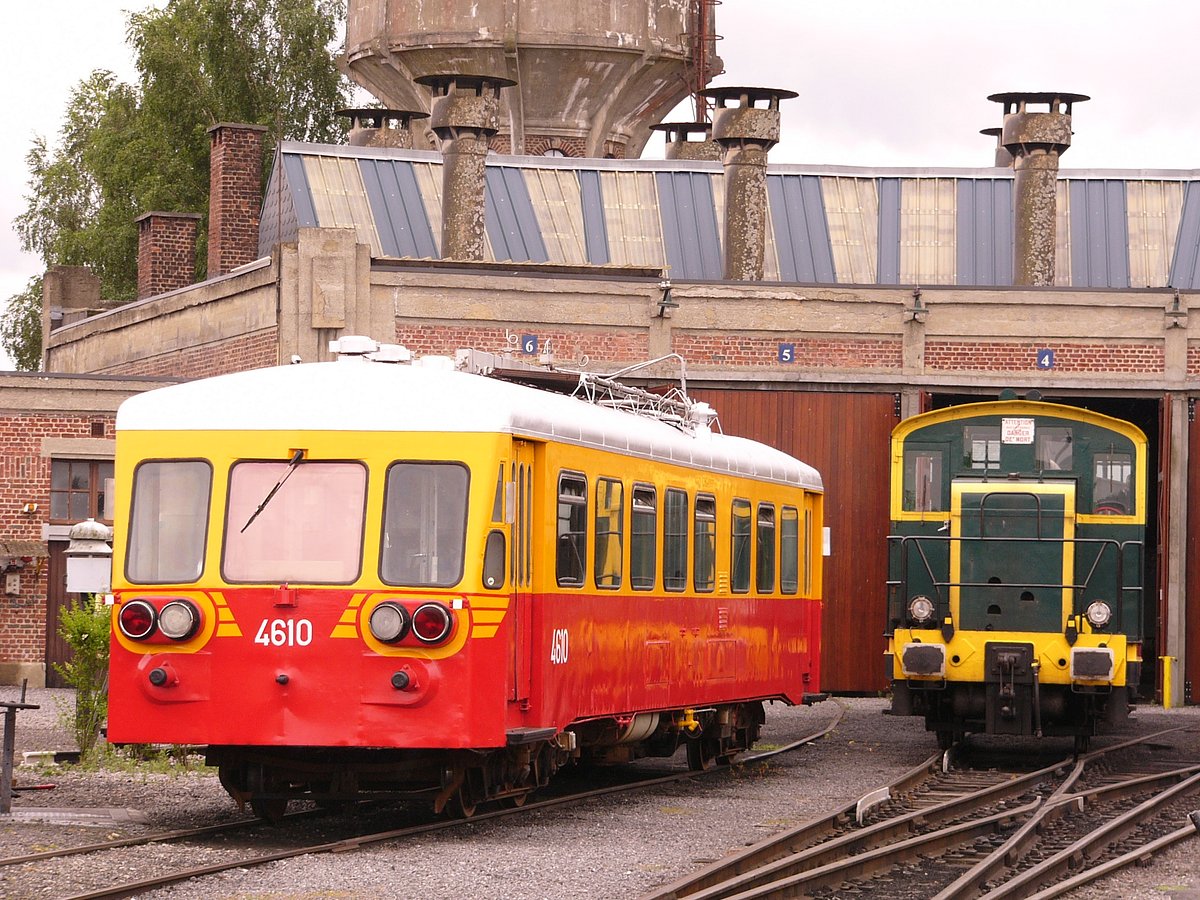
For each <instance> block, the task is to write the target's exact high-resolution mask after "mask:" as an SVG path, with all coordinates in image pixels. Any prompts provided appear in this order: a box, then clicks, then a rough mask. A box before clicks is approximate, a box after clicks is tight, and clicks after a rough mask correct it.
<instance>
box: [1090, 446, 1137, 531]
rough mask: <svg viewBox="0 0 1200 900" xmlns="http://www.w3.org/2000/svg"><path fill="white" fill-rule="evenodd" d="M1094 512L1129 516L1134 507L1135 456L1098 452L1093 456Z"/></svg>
mask: <svg viewBox="0 0 1200 900" xmlns="http://www.w3.org/2000/svg"><path fill="white" fill-rule="evenodd" d="M1093 463H1094V467H1095V478H1094V480H1093V481H1092V512H1094V513H1098V514H1100V515H1109V516H1127V515H1130V514H1132V513H1133V512H1134V508H1133V457H1132V456H1131V455H1130V454H1128V453H1097V454H1096V455H1095V456H1094V457H1093Z"/></svg>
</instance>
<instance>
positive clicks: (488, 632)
mask: <svg viewBox="0 0 1200 900" xmlns="http://www.w3.org/2000/svg"><path fill="white" fill-rule="evenodd" d="M499 630H500V626H499V625H476V626H474V627H473V628H472V629H471V637H473V638H490V637H495V636H496V632H497V631H499Z"/></svg>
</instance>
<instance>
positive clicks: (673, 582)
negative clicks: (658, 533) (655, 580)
mask: <svg viewBox="0 0 1200 900" xmlns="http://www.w3.org/2000/svg"><path fill="white" fill-rule="evenodd" d="M680 503H682V506H677V504H680ZM689 507H690V503H689V502H688V492H687V491H686V490H684V489H683V488H675V487H668V488H666V490H665V491H664V492H663V537H662V545H663V546H662V561H663V590H664V591H671V592H673V593H678V592H680V591H686V590H687V586H688V513H689ZM680 527H682V531H680V530H678V529H679V528H680ZM672 573H675V574H672Z"/></svg>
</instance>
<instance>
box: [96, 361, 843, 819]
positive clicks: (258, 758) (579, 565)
mask: <svg viewBox="0 0 1200 900" xmlns="http://www.w3.org/2000/svg"><path fill="white" fill-rule="evenodd" d="M630 396H632V395H631V394H629V393H622V394H621V397H622V398H623V399H622V402H625V401H627V400H628V398H629V397H630ZM661 401H662V398H660V397H658V398H654V402H655V403H661ZM664 418H667V419H669V420H670V424H668V422H667V421H664ZM117 442H118V448H117V471H118V476H117V487H118V513H117V527H116V539H115V545H114V560H115V562H116V565H115V566H114V612H113V637H112V650H113V653H112V663H111V673H110V692H111V713H110V725H109V734H110V738H111V739H112V740H114V741H120V742H164V743H190V744H203V745H206V746H207V747H208V759H209V762H210V763H211V764H212V765H215V766H217V767H218V770H219V772H220V776H221V781H222V784H223V785H224V786H225V787H226V789H227V790H228V791H229V793H230V794H231V796H233V797H234V798H235V799H237V800H238V801H239V802H244V803H249V804H250V805H251V808H252V809H254V810H255V811H256V812H259V813H261V814H263V815H264V816H267V817H272V818H274V817H277V816H278V815H279V814H281V812H282V809H283V808H284V806H286V802H287V799H288V798H294V797H307V798H309V799H312V800H315V801H317V802H321V803H343V802H346V801H348V800H349V799H352V798H354V797H357V796H361V795H365V794H371V795H376V796H392V797H408V798H419V799H424V800H427V801H429V802H431V803H432V804H433V805H434V806H435V807H436V808H438V809H450V810H454V809H457V810H458V811H460V812H469V811H471V810H473V809H474V808H475V807H476V806H477V805H478V804H480V803H494V802H502V803H521V802H524V799H525V798H526V797H527V796H528V794H529V793H530V792H531V791H533V790H536V789H537V788H538V787H541V786H543V785H544V784H546V783H547V781H548V780H549V779H550V778H551V777H552V776H553V775H554V774H555V772H556V771H557V770H558V769H560V768H562V767H563V766H567V765H573V764H576V763H580V762H585V761H587V762H606V761H607V762H613V761H623V760H632V759H637V758H639V757H642V756H647V755H671V754H673V753H675V752H676V751H678V750H679V749H680V748H681V747H687V748H688V759H689V762H690V763H691V764H692V765H694V766H696V767H701V766H705V765H708V764H710V763H712V762H714V761H716V762H721V761H725V760H728V759H729V758H731V757H732V756H733V755H735V754H736V753H739V752H742V751H744V750H746V749H749V747H750V746H751V745H752V744H753V743H754V741H755V740H756V739H757V737H758V733H759V729H760V728H761V726H762V723H763V713H762V702H763V701H764V700H774V699H777V700H782V701H784V702H789V703H799V702H804V701H805V700H806V699H812V698H813V697H814V696H817V695H818V694H819V690H820V688H819V634H820V591H821V546H822V523H821V516H822V488H821V483H820V477H819V475H818V474H817V473H816V472H815V471H814V470H812V469H811V468H809V467H808V466H805V465H804V464H803V463H800V462H799V461H797V460H794V459H792V458H791V457H788V456H786V455H784V454H782V453H780V452H778V451H775V450H772V449H771V448H767V447H765V446H763V445H759V444H755V443H753V442H750V441H744V440H741V439H737V438H732V437H727V436H724V435H721V434H718V433H715V432H714V431H713V430H712V429H710V428H709V427H708V420H707V418H706V413H705V411H704V410H700V409H698V408H693V407H689V406H688V405H687V404H686V403H685V404H684V405H683V407H682V408H681V409H677V410H674V411H673V412H672V415H671V416H668V417H663V416H661V415H659V416H658V417H657V418H647V417H646V416H643V415H634V414H631V413H629V412H622V411H617V410H614V409H608V408H604V407H603V406H601V405H597V404H596V403H588V402H583V401H581V400H579V399H574V398H570V397H566V396H562V395H555V394H549V393H547V392H544V391H538V390H535V389H533V388H529V387H524V386H520V385H516V384H512V383H506V382H503V381H499V380H497V379H493V378H485V377H483V376H480V375H472V374H467V373H464V372H461V371H455V370H453V367H452V366H450V365H448V364H434V365H423V364H419V363H414V364H412V365H392V364H385V363H382V362H373V361H370V360H369V359H366V358H363V357H361V356H360V357H359V358H356V359H353V360H351V361H342V362H338V363H318V364H311V365H300V366H284V367H279V368H277V369H270V370H259V371H255V372H248V373H241V374H238V375H231V376H222V377H221V378H217V379H211V380H208V381H198V382H193V383H190V384H187V385H180V386H177V387H173V388H166V389H163V390H161V391H157V392H152V393H151V394H147V395H142V396H140V397H138V398H134V399H132V400H130V401H129V402H128V403H127V404H126V405H125V406H123V407H122V410H121V412H120V413H119V414H118V422H117ZM281 803H282V805H281Z"/></svg>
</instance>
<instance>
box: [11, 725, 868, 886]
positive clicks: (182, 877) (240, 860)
mask: <svg viewBox="0 0 1200 900" xmlns="http://www.w3.org/2000/svg"><path fill="white" fill-rule="evenodd" d="M838 706H839V711H838V714H837V716H836V717H835V718H834V719H833V721H832V722H831V723H830V724H828V725H826V726H825V727H823V728H822V729H821V730H820V731H817V732H814V733H812V734H809V735H806V736H805V737H802V738H800V739H798V740H796V741H793V742H791V743H788V744H786V745H784V746H781V747H776V748H773V749H771V750H768V751H763V752H759V753H754V754H748V755H746V756H744V757H741V758H740V759H739V760H738V761H737V764H738V765H747V764H751V763H757V762H762V761H765V760H768V759H770V758H772V757H775V756H778V755H780V754H784V753H788V752H791V751H794V750H796V749H798V748H800V747H803V746H805V745H806V744H810V743H812V742H813V741H816V740H819V739H821V738H822V737H824V736H825V735H827V734H829V733H830V732H831V731H833V729H835V728H836V727H837V726H838V724H840V722H841V720H842V718H843V716H844V714H845V708H844V707H842V706H841V705H840V704H839V705H838ZM722 771H729V767H728V766H714V767H711V768H709V769H706V770H704V771H700V772H697V771H690V770H688V771H680V772H673V773H671V774H668V775H659V776H655V777H650V778H640V779H637V780H634V781H628V782H625V783H621V784H615V785H610V786H606V787H603V788H600V789H597V790H589V791H582V792H572V793H568V794H564V795H562V796H558V797H552V798H548V799H544V800H538V801H531V802H528V803H526V804H524V805H523V806H521V807H519V808H504V809H496V810H492V811H486V812H482V813H479V814H476V815H474V816H472V817H470V818H459V819H436V820H432V821H422V822H420V823H419V824H414V825H408V826H405V827H401V828H386V829H381V830H378V831H371V832H368V833H363V834H356V835H353V836H350V837H340V838H337V839H335V840H329V841H322V842H317V843H307V842H301V843H297V842H296V841H295V840H289V832H288V828H287V827H286V826H287V825H288V823H294V822H297V821H299V820H302V819H310V818H314V817H319V816H320V815H322V811H321V810H309V811H304V812H297V813H291V814H289V815H288V816H286V817H285V818H284V821H283V823H282V826H268V825H266V824H265V823H264V822H263V821H262V820H261V819H245V820H239V821H236V822H227V823H221V824H216V825H208V826H203V827H199V828H192V829H181V830H176V831H170V832H159V833H155V834H150V835H142V836H138V837H129V838H121V839H117V840H112V841H102V842H96V843H92V844H86V845H80V846H76V847H68V848H62V849H59V850H52V851H44V852H39V853H32V854H25V855H22V856H13V857H8V858H0V871H3V870H4V869H5V868H6V867H12V866H19V865H20V866H31V865H37V864H53V863H55V862H59V861H62V860H63V859H66V858H68V857H75V856H84V857H86V858H87V859H88V860H91V859H95V860H97V861H96V863H95V864H92V863H86V864H85V865H83V866H81V867H82V868H85V869H87V870H89V872H90V874H92V875H93V876H95V880H96V882H97V884H96V886H95V887H91V886H87V887H84V888H83V889H82V890H79V891H78V892H77V893H73V894H70V895H63V896H62V897H61V898H60V900H100V898H118V897H133V896H137V895H139V894H142V893H145V892H147V891H151V890H154V889H156V888H160V887H165V886H168V885H172V884H177V883H180V882H184V881H189V880H192V879H196V878H201V877H204V876H207V875H214V874H217V873H220V872H225V871H229V870H231V869H244V868H250V867H253V866H259V865H264V864H266V863H271V862H278V861H280V860H285V859H292V858H295V857H299V856H305V855H309V854H317V853H339V852H347V851H352V850H356V849H359V848H362V847H366V846H370V845H373V844H382V843H387V842H390V841H398V840H402V839H406V838H412V837H415V836H418V835H423V834H429V833H432V832H438V831H446V830H450V829H455V828H460V827H462V826H463V825H467V824H475V823H478V822H483V821H489V820H493V819H500V818H506V817H509V816H517V815H523V814H528V813H530V812H534V811H538V810H545V809H550V808H553V807H556V806H564V805H568V804H579V803H583V802H586V801H588V800H591V799H595V798H597V797H603V796H607V795H610V794H616V793H623V792H630V791H637V790H643V789H645V788H648V787H654V786H657V785H665V784H671V783H675V782H679V781H686V780H691V779H696V778H698V777H703V776H706V775H710V774H715V773H718V772H722ZM231 837H232V838H235V839H236V841H237V843H238V845H239V846H227V847H222V846H220V845H219V844H218V843H216V840H217V839H228V838H231ZM189 842H190V843H189ZM289 844H290V845H289ZM166 845H179V846H178V847H177V849H176V850H175V851H173V852H171V853H170V854H168V855H169V856H170V857H171V858H172V859H178V858H180V857H188V856H196V857H217V858H213V859H211V860H210V861H208V862H206V863H204V864H202V865H177V864H174V863H173V862H171V861H170V860H167V861H164V862H160V863H155V859H156V857H160V856H162V855H163V854H162V848H164V847H165V846H166ZM263 845H274V846H272V847H271V849H269V850H263ZM281 845H284V846H281ZM150 846H152V847H153V851H147V852H146V853H145V854H144V855H142V856H140V857H137V856H135V857H132V858H130V859H129V860H128V861H126V862H120V861H117V860H114V859H113V858H112V856H111V855H110V854H112V853H119V852H122V851H125V852H128V851H131V850H136V849H137V848H145V847H150ZM154 865H161V866H162V867H163V868H164V869H169V871H163V872H160V873H159V874H155V875H152V876H149V877H146V878H141V879H137V880H131V881H124V882H121V883H116V884H113V883H111V882H112V878H111V876H110V873H111V872H113V871H114V870H115V871H126V870H127V871H145V870H146V869H149V868H151V867H153V866H154ZM81 867H79V866H77V867H76V868H77V869H79V868H81ZM45 877H46V880H47V882H50V881H52V880H57V881H61V880H63V878H62V876H60V875H55V874H53V873H52V872H51V871H50V869H49V868H48V869H47V874H46V876H45ZM68 877H71V876H68ZM80 887H82V885H81V884H80V883H79V882H78V881H76V889H78V888H80Z"/></svg>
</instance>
